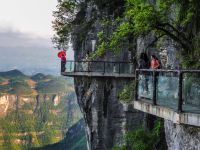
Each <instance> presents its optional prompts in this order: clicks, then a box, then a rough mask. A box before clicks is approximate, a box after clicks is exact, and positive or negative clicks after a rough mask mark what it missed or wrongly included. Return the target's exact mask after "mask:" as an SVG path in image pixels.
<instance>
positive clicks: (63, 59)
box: [61, 54, 66, 72]
mask: <svg viewBox="0 0 200 150" xmlns="http://www.w3.org/2000/svg"><path fill="white" fill-rule="evenodd" d="M65 65H66V56H65V55H64V54H62V56H61V72H65V69H66V68H65Z"/></svg>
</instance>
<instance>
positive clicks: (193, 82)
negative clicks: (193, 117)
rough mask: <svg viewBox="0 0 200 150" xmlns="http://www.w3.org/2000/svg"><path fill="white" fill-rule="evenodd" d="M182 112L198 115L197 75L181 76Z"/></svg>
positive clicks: (199, 108)
mask: <svg viewBox="0 0 200 150" xmlns="http://www.w3.org/2000/svg"><path fill="white" fill-rule="evenodd" d="M183 111H185V112H194V113H200V76H199V74H197V73H185V74H184V75H183Z"/></svg>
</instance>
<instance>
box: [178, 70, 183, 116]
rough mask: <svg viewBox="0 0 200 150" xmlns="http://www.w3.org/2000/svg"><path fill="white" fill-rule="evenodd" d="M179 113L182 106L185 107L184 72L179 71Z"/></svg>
mask: <svg viewBox="0 0 200 150" xmlns="http://www.w3.org/2000/svg"><path fill="white" fill-rule="evenodd" d="M178 78H179V81H178V113H181V112H182V111H183V110H182V105H183V96H182V87H183V72H182V71H179V72H178Z"/></svg>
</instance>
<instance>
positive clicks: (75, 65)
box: [74, 61, 77, 72]
mask: <svg viewBox="0 0 200 150" xmlns="http://www.w3.org/2000/svg"><path fill="white" fill-rule="evenodd" d="M76 66H77V64H76V61H74V72H76Z"/></svg>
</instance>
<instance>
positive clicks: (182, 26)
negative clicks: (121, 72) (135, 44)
mask: <svg viewBox="0 0 200 150" xmlns="http://www.w3.org/2000/svg"><path fill="white" fill-rule="evenodd" d="M199 6H200V2H199V1H196V0H183V1H180V0H158V1H143V0H127V1H126V11H125V13H124V16H123V18H122V19H121V22H120V23H119V24H120V25H119V26H118V28H116V30H115V31H114V32H113V34H112V35H111V36H110V37H108V38H109V40H107V39H106V40H107V41H108V42H106V43H105V42H104V41H102V42H101V44H100V46H99V50H98V51H97V53H98V54H99V55H101V54H103V50H104V51H105V50H106V49H108V48H115V47H116V46H117V45H120V44H121V41H122V40H124V39H125V38H128V36H129V35H130V34H131V35H133V36H134V37H135V38H138V37H141V36H145V35H148V34H154V35H155V40H154V41H153V42H152V43H151V44H150V45H151V46H153V45H154V44H155V43H156V42H157V41H158V40H159V39H160V38H162V37H164V36H167V37H169V38H171V39H173V40H174V41H175V42H176V43H177V45H178V46H179V47H180V48H181V49H180V50H179V51H180V56H181V58H182V61H181V62H182V65H183V66H184V67H194V68H199V67H200V62H199V56H200V51H199V49H200V47H199V44H198V43H199V35H200V28H199V24H200V22H199V19H200V11H199ZM100 39H101V38H100ZM104 39H105V38H104Z"/></svg>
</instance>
